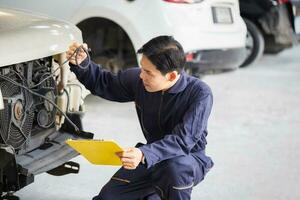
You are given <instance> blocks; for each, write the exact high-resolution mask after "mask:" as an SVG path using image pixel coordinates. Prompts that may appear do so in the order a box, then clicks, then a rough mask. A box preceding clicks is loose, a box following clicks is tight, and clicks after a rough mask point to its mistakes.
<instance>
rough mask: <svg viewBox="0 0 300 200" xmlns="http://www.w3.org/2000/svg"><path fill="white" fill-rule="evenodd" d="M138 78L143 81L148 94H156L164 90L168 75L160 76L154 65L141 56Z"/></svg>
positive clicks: (167, 82)
mask: <svg viewBox="0 0 300 200" xmlns="http://www.w3.org/2000/svg"><path fill="white" fill-rule="evenodd" d="M140 63H141V67H142V68H141V74H140V78H141V79H142V80H143V83H144V86H145V89H146V90H147V91H148V92H157V91H161V90H164V89H166V87H167V86H168V84H169V79H168V74H166V75H162V74H161V72H160V71H159V70H158V69H156V67H155V65H154V64H153V63H151V61H150V60H149V59H148V58H147V57H146V56H144V55H143V56H142V59H141V61H140Z"/></svg>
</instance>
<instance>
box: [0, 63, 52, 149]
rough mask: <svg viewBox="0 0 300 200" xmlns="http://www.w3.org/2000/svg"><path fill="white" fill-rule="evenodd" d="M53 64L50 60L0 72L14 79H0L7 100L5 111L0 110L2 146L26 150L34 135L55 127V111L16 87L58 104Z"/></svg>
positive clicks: (0, 70) (21, 65)
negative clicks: (52, 72)
mask: <svg viewBox="0 0 300 200" xmlns="http://www.w3.org/2000/svg"><path fill="white" fill-rule="evenodd" d="M51 63H52V58H51V57H48V58H43V59H38V60H34V61H30V62H26V63H21V64H16V65H12V66H7V67H4V68H1V69H0V74H1V75H5V76H6V77H7V78H9V80H11V81H8V80H3V79H1V78H0V89H1V91H2V96H3V100H4V109H3V110H0V143H4V144H7V145H11V146H12V147H14V149H16V150H19V149H21V148H23V149H24V148H26V145H24V144H25V143H26V142H29V141H30V138H31V136H33V135H35V134H39V133H41V129H47V128H51V127H53V126H55V123H54V122H55V114H56V108H55V107H54V106H53V105H52V104H50V103H49V102H48V101H47V100H45V99H43V98H41V97H38V96H34V95H32V94H31V93H30V92H28V91H27V90H26V89H24V88H21V87H19V86H17V85H16V84H14V82H16V83H19V84H22V85H23V86H25V87H27V88H29V89H31V90H32V91H34V92H36V93H38V94H40V95H42V96H44V97H46V98H47V99H49V100H51V101H53V102H55V99H56V94H57V92H56V82H55V80H54V78H53V77H52V76H51V73H50V72H51V66H52V65H51Z"/></svg>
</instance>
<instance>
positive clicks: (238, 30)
mask: <svg viewBox="0 0 300 200" xmlns="http://www.w3.org/2000/svg"><path fill="white" fill-rule="evenodd" d="M114 1H115V2H112V1H111V0H101V1H100V0H98V1H78V2H77V3H74V1H72V0H65V1H61V0H52V1H40V0H28V1H20V0H19V1H18V0H0V42H3V43H4V41H6V42H7V43H8V42H9V40H6V39H2V37H4V35H5V34H2V35H1V31H3V32H2V33H4V31H5V30H3V29H4V28H3V27H4V26H2V25H3V24H2V22H1V19H2V18H1V17H2V16H3V13H4V14H5V12H6V10H5V12H1V8H2V7H4V8H7V7H10V8H13V9H22V10H26V11H27V12H28V11H29V13H32V15H33V16H34V15H35V14H37V13H39V14H42V15H47V16H50V17H54V18H56V19H59V20H65V21H68V22H70V23H72V24H73V25H74V27H75V25H76V26H77V27H78V28H79V29H80V31H81V32H82V37H83V41H84V42H87V43H88V45H89V47H91V58H92V60H94V61H95V62H97V63H98V64H99V65H101V66H102V67H104V68H106V69H107V70H110V71H112V72H117V71H118V70H119V69H125V68H128V67H132V66H135V67H136V66H138V57H137V56H136V54H135V53H136V48H138V47H140V46H141V45H142V44H143V43H145V42H146V41H148V40H149V39H150V38H152V37H153V36H154V35H157V34H170V35H172V34H173V33H174V36H175V39H178V40H179V42H181V43H182V44H183V47H184V49H185V51H186V52H185V53H186V59H187V61H188V62H187V65H186V68H185V70H186V71H187V72H188V73H190V74H191V75H193V76H195V77H198V78H201V79H202V80H203V81H204V82H206V83H207V84H208V85H209V86H210V87H211V89H212V92H213V96H214V105H213V110H212V113H211V116H210V118H209V122H208V136H207V141H208V144H207V149H206V153H207V155H208V156H210V157H211V158H212V159H213V161H214V163H215V165H214V167H213V168H212V169H211V170H210V172H209V173H208V174H207V176H206V178H205V179H204V181H203V182H201V183H200V184H198V185H197V186H195V187H194V189H193V193H192V199H193V200H220V199H222V200H240V199H243V200H299V199H300V190H299V189H298V188H299V184H300V160H299V158H300V147H299V144H300V136H299V130H300V57H299V52H300V46H299V45H298V43H299V33H300V17H299V14H300V12H299V6H300V2H299V1H298V0H264V1H262V0H257V1H256V0H255V1H254V0H253V1H251V0H250V1H249V0H240V1H238V0H151V2H152V1H153V3H150V1H149V0H131V1H128V0H127V1H125V0H114ZM116 2H118V3H120V6H116V5H115V4H116ZM154 2H155V3H154ZM101 3H102V4H101ZM80 8H83V9H81V10H80ZM100 8H101V9H103V10H99V9H100ZM107 8H109V9H108V10H105V9H107ZM123 8H124V9H123ZM125 8H126V9H125ZM175 11H176V12H175ZM199 11H201V12H199ZM202 11H203V12H202ZM254 11H255V12H254ZM154 13H155V14H154ZM187 13H189V15H187ZM208 13H209V14H208ZM98 15H99V16H100V15H105V17H106V18H105V17H103V16H102V18H101V19H100V17H99V16H98ZM127 15H128V18H126V17H127ZM87 16H88V17H87ZM125 16H126V17H125ZM183 16H184V17H183ZM117 20H119V21H118V22H119V23H116V22H117ZM37 21H38V20H37ZM153 22H155V24H154V23H153ZM26 23H27V22H26ZM118 24H122V25H123V27H122V26H121V25H120V26H119V25H118ZM198 24H200V25H201V26H200V25H199V26H196V25H198ZM4 25H5V26H6V27H9V26H8V24H5V23H4ZM18 25H20V26H19V27H18V28H20V27H21V28H20V29H22V24H18ZM54 25H56V26H57V30H55V31H53V30H52V31H53V32H52V33H53V34H58V33H59V28H61V27H62V25H60V24H54ZM1 26H2V27H1ZM59 26H60V27H59ZM24 27H26V24H25V25H24ZM66 27H67V28H66ZM34 28H36V29H40V30H42V29H43V30H46V31H45V32H44V33H45V34H46V33H47V30H48V29H47V27H46V26H36V27H34ZM48 28H49V27H48ZM65 28H66V29H70V30H71V29H72V28H70V27H69V26H65ZM8 29H9V28H8ZM79 29H78V30H77V29H76V30H75V29H72V31H74V32H76V31H78V33H79ZM48 32H49V31H48ZM50 32H51V31H50ZM23 33H24V32H23ZM196 33H197V34H196ZM198 33H199V34H198ZM11 34H13V33H11ZM78 35H80V34H78ZM78 35H76V37H78ZM1 36H2V37H1ZM47 38H49V37H46V36H45V38H44V40H45V41H44V42H45V44H46V42H47V41H46V40H47ZM1 39H2V40H1ZM64 42H65V43H66V42H68V41H64ZM7 43H5V44H7ZM62 43H63V42H62ZM0 45H1V43H0ZM22 45H23V44H22V43H20V46H21V47H22ZM55 45H57V46H60V45H61V44H55ZM55 45H54V46H52V47H53V48H54V49H55V48H56V46H55ZM64 45H65V44H64ZM65 46H66V45H65ZM5 48H6V49H8V48H9V47H8V46H6V45H5ZM14 48H16V45H15V46H14V45H12V47H11V48H9V49H10V50H11V51H12V50H14ZM36 48H37V47H36ZM38 48H39V49H40V51H42V47H41V46H39V47H38ZM38 48H37V49H38ZM0 50H1V49H0ZM43 50H44V49H43ZM0 52H1V51H0ZM24 52H25V53H27V51H24ZM28 52H29V51H28ZM5 55H6V56H4V53H3V52H2V56H1V58H0V59H1V60H0V67H3V66H4V67H7V66H5V65H4V64H3V66H2V65H1V64H2V63H1V62H3V63H8V61H7V60H9V59H10V58H11V57H12V56H11V54H10V55H9V56H10V57H9V56H7V54H5ZM35 56H36V55H33V56H32V57H33V58H35V59H40V58H38V57H35ZM49 56H52V55H49ZM8 57H9V59H8ZM50 59H52V57H51V58H50ZM6 61H7V62H6ZM26 61H28V60H26ZM19 62H21V61H18V62H17V61H16V62H15V63H13V62H12V63H10V64H11V65H12V66H13V67H15V68H16V66H18V63H19ZM43 62H44V61H43ZM43 62H41V63H43ZM46 63H47V62H46ZM15 65H16V66H15ZM45 65H46V64H45ZM24 66H26V64H24ZM21 67H22V66H19V68H21ZM47 67H49V66H47ZM50 67H51V66H50ZM16 69H18V68H16ZM3 71H5V70H3ZM3 71H1V69H0V74H1V73H2V72H3ZM21 71H22V69H20V72H21ZM20 77H21V78H24V77H22V76H20ZM41 77H42V78H43V76H42V75H41ZM39 78H40V77H39ZM42 78H41V80H42ZM0 86H1V87H2V85H0ZM77 86H78V85H77ZM1 89H2V88H1ZM41 104H43V103H41ZM84 104H85V109H86V112H85V114H84V116H83V121H82V122H83V128H84V130H85V131H89V132H92V133H94V134H95V135H94V138H95V139H104V140H115V141H116V142H117V143H119V144H120V145H121V146H122V147H131V146H134V145H135V144H136V143H138V142H145V139H144V138H143V134H142V131H141V128H140V125H139V122H138V118H137V116H136V111H135V106H134V103H116V102H110V101H106V100H104V99H102V98H100V97H95V96H93V95H88V96H87V97H86V98H85V100H84ZM47 105H48V104H47ZM45 107H47V106H45ZM43 109H44V108H43ZM45 127H47V126H46V125H45V126H44V128H45ZM49 127H50V126H49ZM0 128H1V127H0ZM47 128H48V127H47ZM1 134H2V132H0V136H2V135H1ZM29 136H30V134H29ZM26 140H27V138H26ZM6 142H7V141H6ZM47 142H49V141H47ZM0 143H1V144H2V143H5V142H2V140H1V137H0ZM45 143H46V142H45ZM50 143H51V141H50ZM61 145H65V144H61ZM36 149H38V148H36ZM36 149H35V150H36ZM25 153H27V152H25ZM25 153H24V154H25ZM0 159H1V158H0ZM72 161H74V162H77V163H79V164H80V172H79V174H67V175H65V176H51V175H50V174H48V173H42V174H39V175H36V176H35V177H34V182H33V183H32V184H29V185H28V186H26V187H24V188H22V189H21V190H19V191H17V192H16V193H14V195H16V196H18V197H19V198H20V199H21V200H53V199H55V200H86V199H91V198H92V197H93V196H95V195H96V194H97V193H98V192H99V191H100V189H101V188H102V186H103V185H104V184H105V183H106V182H107V181H108V180H109V179H110V178H111V176H112V175H113V174H114V173H115V172H116V171H117V170H118V167H112V166H97V165H92V164H91V163H89V162H88V161H87V160H86V159H84V158H83V157H82V156H77V157H76V158H74V159H72ZM0 166H1V165H0ZM0 175H2V171H1V167H0ZM2 178H3V177H1V176H0V189H2V185H1V184H2V183H3V182H2ZM3 180H4V179H3ZM3 185H4V183H3ZM0 192H1V194H0V195H2V192H3V191H1V190H0ZM5 192H6V191H5ZM3 194H4V193H3ZM9 195H10V194H9ZM0 199H1V197H0ZM5 200H6V199H5Z"/></svg>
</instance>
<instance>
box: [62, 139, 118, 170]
mask: <svg viewBox="0 0 300 200" xmlns="http://www.w3.org/2000/svg"><path fill="white" fill-rule="evenodd" d="M66 143H67V144H68V145H70V146H71V147H72V148H73V149H75V150H76V151H77V152H78V153H80V154H81V155H82V156H83V157H85V158H86V159H87V160H88V161H90V162H91V163H92V164H95V165H116V166H120V165H122V162H121V160H120V158H119V157H118V156H117V155H116V153H117V152H121V151H123V149H122V148H121V147H120V146H119V145H118V144H117V143H116V142H114V141H104V140H72V139H69V140H67V141H66Z"/></svg>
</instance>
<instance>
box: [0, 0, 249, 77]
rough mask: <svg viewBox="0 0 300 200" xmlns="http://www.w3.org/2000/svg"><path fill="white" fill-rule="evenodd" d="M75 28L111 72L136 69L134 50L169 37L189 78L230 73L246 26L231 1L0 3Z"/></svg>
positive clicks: (239, 53) (29, 0) (9, 0)
mask: <svg viewBox="0 0 300 200" xmlns="http://www.w3.org/2000/svg"><path fill="white" fill-rule="evenodd" d="M0 5H5V6H11V7H16V8H22V9H27V10H31V11H35V12H41V13H45V14H47V15H50V16H54V17H57V18H60V19H64V20H67V21H70V22H72V23H74V24H76V25H77V26H78V27H79V28H80V29H81V31H82V33H83V39H84V41H86V42H87V44H88V45H89V47H91V50H92V59H93V60H95V61H96V62H98V63H100V64H102V66H104V67H107V68H109V69H111V70H112V71H117V70H118V69H121V68H127V67H130V66H137V65H138V58H137V55H136V51H137V50H138V49H139V48H140V47H141V46H142V45H143V44H144V43H146V42H147V41H148V40H150V39H151V38H153V37H156V36H158V35H173V36H174V37H175V39H177V40H178V41H179V42H180V43H181V44H182V45H183V48H184V50H185V52H186V58H187V61H188V62H187V66H186V70H187V71H188V72H190V73H192V74H194V75H197V74H199V73H201V74H202V73H212V72H220V71H228V70H234V69H237V68H238V67H239V65H240V64H241V63H242V61H243V60H244V58H245V40H246V26H245V23H244V21H243V20H242V18H241V17H240V13H239V4H238V1H237V0H213V1H212V0H151V1H149V0H113V1H112V0H95V1H83V0H81V1H76V2H74V1H73V0H65V1H60V0H51V1H50V0H48V1H40V0H27V1H18V0H1V2H0Z"/></svg>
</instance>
